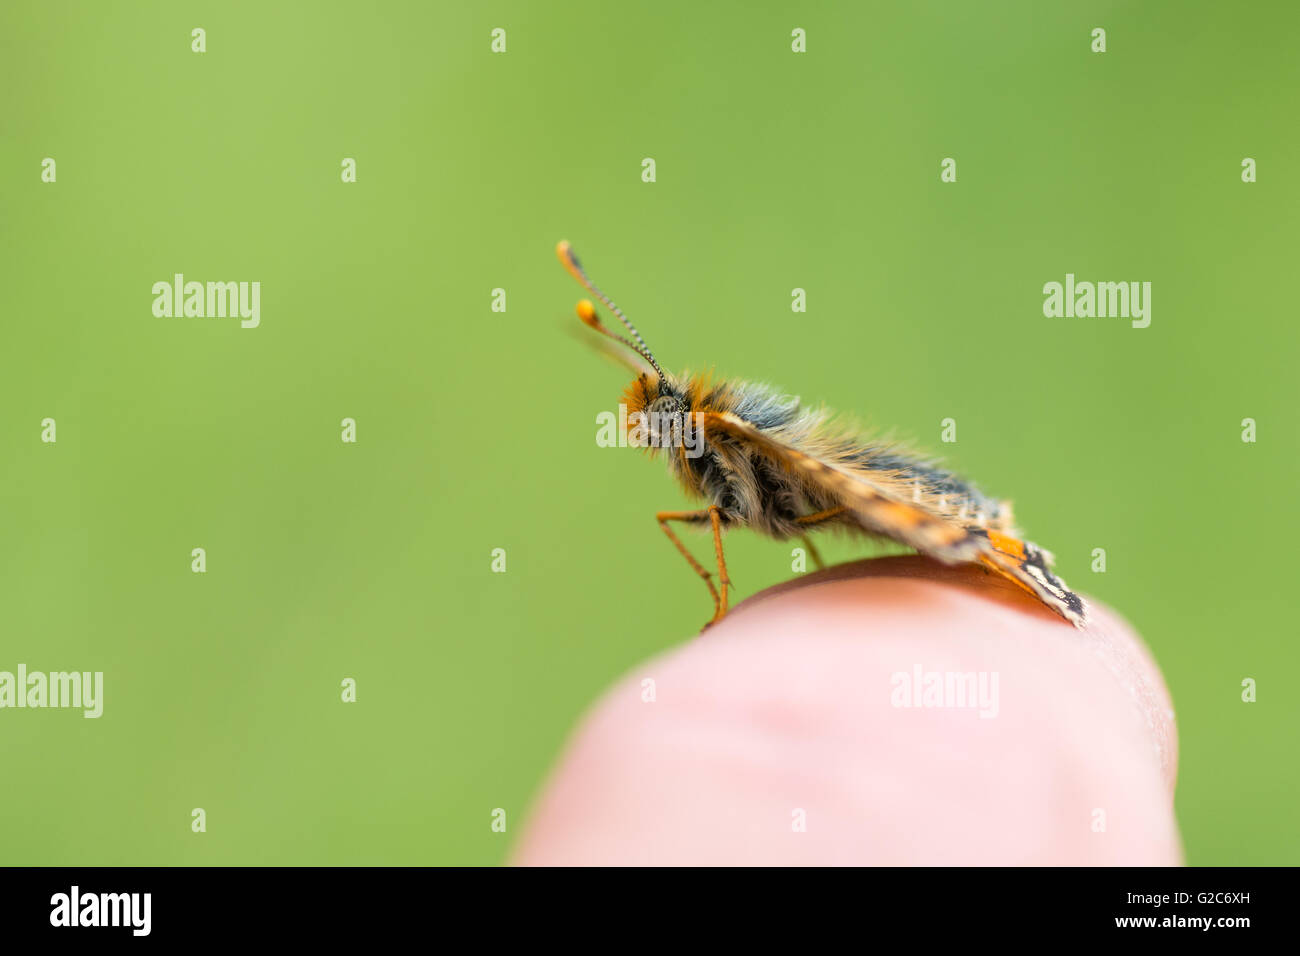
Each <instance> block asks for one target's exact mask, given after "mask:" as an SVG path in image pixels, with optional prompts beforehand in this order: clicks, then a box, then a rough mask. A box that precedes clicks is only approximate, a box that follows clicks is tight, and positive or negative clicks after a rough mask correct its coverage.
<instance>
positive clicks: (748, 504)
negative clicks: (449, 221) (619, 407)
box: [556, 242, 1087, 627]
mask: <svg viewBox="0 0 1300 956" xmlns="http://www.w3.org/2000/svg"><path fill="white" fill-rule="evenodd" d="M556 254H557V255H558V257H559V259H560V262H561V263H562V264H563V265H564V267H565V269H567V270H568V271H569V273H570V274H571V275H572V276H573V277H574V278H575V279H577V280H578V282H579V283H581V284H582V286H583V287H584V288H586V289H587V290H588V291H589V292H590V293H591V294H592V295H593V296H595V297H596V298H597V299H598V300H600V301H601V302H602V303H603V304H604V305H605V307H606V308H607V309H609V311H610V312H612V313H613V314H614V315H615V316H617V317H618V319H619V321H620V322H622V324H623V325H624V326H625V328H626V329H627V332H628V333H629V335H630V336H631V338H628V337H626V336H623V335H619V334H617V333H616V332H613V331H611V330H610V329H608V328H607V327H606V326H605V325H604V324H603V323H602V322H601V320H600V318H599V317H598V316H597V314H596V307H595V305H593V304H592V303H591V302H590V301H589V300H586V299H584V300H583V301H581V302H579V303H578V317H579V318H580V319H582V321H583V322H584V323H585V324H586V325H588V326H589V327H590V328H592V329H594V330H595V331H597V332H599V333H600V334H601V335H604V336H606V337H607V338H609V339H612V340H614V341H616V342H619V343H621V344H622V345H623V346H625V347H626V349H627V350H629V351H630V353H631V354H630V355H629V354H626V353H622V352H620V353H619V357H620V358H621V359H622V360H623V362H624V364H626V365H628V366H630V367H631V368H632V370H633V371H635V372H637V377H636V378H635V379H634V380H633V381H632V383H631V384H630V385H629V386H628V387H627V389H626V391H625V392H624V393H623V404H624V405H625V406H626V414H627V421H628V423H629V426H630V427H629V443H631V444H637V445H641V446H643V447H646V448H649V449H650V450H652V451H653V452H663V453H665V454H666V456H667V458H668V466H669V470H670V471H671V472H672V474H673V475H674V476H675V477H676V478H677V479H678V481H679V482H680V483H681V484H682V485H683V486H684V487H685V489H686V491H687V493H688V494H690V495H691V496H692V497H695V498H702V499H703V500H704V501H705V502H707V503H708V504H707V507H705V508H701V509H698V510H694V511H660V512H658V513H657V514H656V515H655V518H656V520H657V521H658V522H659V526H660V527H661V528H662V529H663V532H664V534H666V535H667V536H668V538H669V540H670V541H671V542H672V543H673V545H674V546H675V547H676V548H677V550H678V551H680V552H681V553H682V555H683V556H684V557H685V558H686V560H687V562H688V563H689V564H690V566H691V568H692V569H694V571H695V573H696V574H698V575H699V576H700V577H701V578H703V579H704V583H705V584H706V585H707V586H708V589H709V594H710V595H711V596H712V598H713V607H714V613H713V617H712V619H710V621H709V622H708V624H706V625H705V627H708V626H709V625H710V624H713V623H716V622H717V621H719V620H721V619H722V617H723V616H724V615H725V614H726V613H727V607H728V597H729V590H730V586H731V580H730V578H729V577H728V574H727V564H726V560H725V557H724V555H723V549H722V532H723V530H724V529H729V528H734V527H748V528H752V529H753V530H755V531H757V532H759V533H761V534H765V535H768V536H770V537H773V538H777V539H781V540H785V539H790V538H795V537H799V538H802V539H803V541H804V542H805V544H806V545H807V547H808V549H809V554H810V555H812V557H813V559H814V561H816V563H817V564H818V565H819V566H820V565H821V559H820V555H818V553H817V551H816V548H815V547H813V545H812V542H811V541H809V540H808V538H807V534H808V532H810V531H813V530H816V529H823V528H827V527H832V526H834V527H840V528H844V529H847V530H849V531H850V532H851V533H855V534H861V535H867V536H873V537H877V538H887V539H890V540H893V541H896V542H899V543H900V544H903V545H906V546H907V547H910V548H913V549H915V550H916V551H918V552H919V553H921V554H924V555H928V556H929V557H931V558H933V559H935V560H937V561H940V562H943V563H944V564H961V563H975V564H979V565H982V566H984V567H985V568H986V569H987V570H988V571H990V572H993V573H996V574H999V575H1001V576H1002V577H1004V578H1007V579H1008V580H1010V581H1012V582H1013V583H1014V584H1016V585H1017V586H1019V587H1020V588H1022V589H1024V590H1025V591H1027V592H1028V593H1030V594H1032V595H1033V596H1034V597H1036V598H1037V599H1038V600H1039V601H1041V602H1042V603H1043V604H1045V605H1046V606H1047V607H1049V608H1051V609H1052V610H1053V611H1055V612H1056V613H1057V614H1059V615H1060V616H1061V617H1063V618H1065V619H1066V620H1067V621H1070V622H1071V623H1072V624H1074V625H1075V626H1076V627H1083V626H1084V624H1085V623H1086V621H1087V608H1086V606H1085V604H1084V602H1083V599H1082V598H1080V597H1079V595H1078V594H1076V593H1074V592H1073V591H1071V590H1070V589H1069V588H1068V587H1067V586H1066V584H1065V582H1064V581H1062V580H1061V579H1060V578H1059V577H1057V576H1056V575H1055V574H1054V573H1053V572H1052V570H1051V566H1052V563H1053V559H1052V556H1051V554H1049V553H1048V552H1047V551H1044V550H1043V549H1042V548H1040V547H1038V545H1036V544H1033V543H1032V542H1029V541H1026V540H1025V539H1024V538H1023V537H1022V536H1021V534H1020V533H1019V532H1018V531H1017V530H1016V528H1015V524H1014V520H1013V517H1012V512H1011V504H1010V502H1007V501H1003V500H999V499H995V498H991V497H989V496H986V495H985V494H983V493H982V492H981V491H980V490H979V489H978V488H976V487H975V486H974V485H973V484H971V483H970V482H968V481H966V480H964V479H962V478H960V477H958V476H957V475H954V474H952V473H951V472H949V471H947V470H945V469H943V468H941V467H939V466H938V465H936V464H934V463H933V462H931V461H929V460H928V459H926V458H924V457H922V456H920V455H917V454H916V453H914V452H911V451H909V450H907V449H903V448H900V447H898V446H896V445H894V444H892V443H889V442H884V441H880V440H877V439H872V438H869V437H866V436H864V435H861V434H859V433H858V432H857V431H855V430H853V429H850V428H846V427H844V426H840V425H837V424H836V423H835V421H834V419H833V416H832V415H831V413H830V412H829V411H828V410H826V409H824V408H809V407H806V406H804V405H803V404H802V403H801V402H800V401H799V399H797V398H793V397H790V396H787V395H784V394H782V393H781V392H780V391H778V390H776V389H774V388H771V387H770V386H767V385H762V384H754V383H748V382H730V381H715V380H714V379H713V378H712V377H711V376H710V375H707V374H697V375H690V374H685V375H680V376H674V375H669V374H667V373H666V372H664V370H663V369H662V368H661V367H660V365H659V363H658V361H657V360H656V359H655V357H654V354H653V353H652V352H651V351H650V348H649V346H647V345H646V343H645V340H644V339H643V338H642V337H641V333H640V332H638V331H637V330H636V327H635V326H634V325H632V323H631V322H630V321H629V320H628V318H627V316H626V315H624V314H623V312H622V310H621V309H619V307H618V306H617V305H615V304H614V302H613V300H612V299H610V298H609V297H608V296H607V295H605V294H604V293H603V292H601V291H600V289H599V288H597V287H596V285H595V283H593V282H592V281H591V279H590V278H589V277H588V276H587V273H586V271H585V270H584V269H583V267H582V264H581V263H580V262H579V261H578V258H577V256H576V255H574V252H573V249H572V247H570V245H569V243H568V242H560V243H559V245H558V246H557V247H556ZM633 356H635V358H633ZM675 522H685V523H693V524H701V525H703V524H707V525H708V526H709V527H710V528H711V530H712V532H713V545H714V551H715V554H716V558H717V574H718V581H717V584H716V585H715V584H714V581H713V574H712V572H710V571H708V570H707V569H706V568H704V566H703V565H701V564H700V563H699V562H698V561H697V560H696V559H695V557H694V556H693V555H692V554H691V553H690V551H689V550H687V548H686V547H685V545H683V544H682V542H681V539H680V538H678V537H677V535H676V533H675V532H674V531H673V529H672V527H671V525H672V523H675Z"/></svg>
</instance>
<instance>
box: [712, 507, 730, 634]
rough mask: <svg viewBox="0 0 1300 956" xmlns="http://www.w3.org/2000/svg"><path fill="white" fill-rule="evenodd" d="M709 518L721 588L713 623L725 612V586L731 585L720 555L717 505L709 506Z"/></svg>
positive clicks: (720, 539)
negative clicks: (711, 525)
mask: <svg viewBox="0 0 1300 956" xmlns="http://www.w3.org/2000/svg"><path fill="white" fill-rule="evenodd" d="M709 519H710V520H711V521H712V522H713V550H714V551H716V552H717V554H718V584H719V585H720V586H721V588H722V599H721V600H720V601H719V602H718V610H717V613H716V614H714V615H713V620H712V621H710V622H709V623H710V624H715V623H717V622H718V621H720V620H722V616H723V615H724V614H726V613H727V588H728V587H730V586H731V578H729V577H728V576H727V560H726V559H725V558H724V557H723V556H722V512H721V511H720V510H719V509H718V507H717V505H710V506H709Z"/></svg>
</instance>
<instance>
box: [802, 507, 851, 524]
mask: <svg viewBox="0 0 1300 956" xmlns="http://www.w3.org/2000/svg"><path fill="white" fill-rule="evenodd" d="M848 510H849V509H848V508H846V507H844V506H843V505H840V506H839V507H837V508H827V509H826V510H825V511H818V512H816V513H815V514H810V515H804V516H803V517H802V518H795V519H794V520H795V522H796V523H797V524H806V525H817V524H821V523H822V522H823V521H830V520H831V519H832V518H836V517H839V516H840V515H842V514H844V512H846V511H848Z"/></svg>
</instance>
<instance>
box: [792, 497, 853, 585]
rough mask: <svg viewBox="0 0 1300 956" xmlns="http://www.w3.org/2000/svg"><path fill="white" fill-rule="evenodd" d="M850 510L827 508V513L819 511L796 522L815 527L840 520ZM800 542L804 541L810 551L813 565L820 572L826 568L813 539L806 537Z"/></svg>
mask: <svg viewBox="0 0 1300 956" xmlns="http://www.w3.org/2000/svg"><path fill="white" fill-rule="evenodd" d="M848 510H849V509H848V508H845V507H844V506H843V505H840V506H839V507H837V508H827V509H826V510H825V511H818V512H817V513H815V514H810V515H804V516H803V517H802V518H795V519H794V520H795V522H796V523H798V524H802V525H807V526H809V527H815V526H817V525H819V524H822V523H824V522H826V521H830V520H831V519H832V518H838V517H839V516H840V515H842V514H844V512H846V511H848ZM799 540H800V541H802V542H803V546H804V547H805V548H807V549H808V554H809V555H811V556H812V559H813V564H815V565H817V568H818V570H820V569H822V568H824V567H826V564H825V562H823V561H822V556H821V553H820V552H819V551H818V550H817V546H816V545H814V544H813V543H812V539H811V538H809V537H808V536H807V535H804V536H803V537H801V538H800V539H799Z"/></svg>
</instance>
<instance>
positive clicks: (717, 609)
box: [655, 507, 731, 627]
mask: <svg viewBox="0 0 1300 956" xmlns="http://www.w3.org/2000/svg"><path fill="white" fill-rule="evenodd" d="M655 520H656V521H658V522H659V527H661V528H663V529H664V534H666V535H668V540H669V541H671V542H672V543H673V546H674V547H675V548H677V550H678V551H680V552H681V554H682V557H684V558H685V559H686V562H687V563H688V564H689V565H690V566H691V568H692V569H693V570H694V571H695V573H696V574H698V575H699V576H700V577H702V578H703V579H704V583H705V585H706V586H707V587H708V589H709V595H710V596H711V597H712V598H713V618H712V619H711V620H710V621H709V623H708V624H705V625H704V626H705V627H708V626H709V624H713V623H714V622H716V621H718V620H720V619H721V618H722V616H723V615H724V614H726V613H727V588H728V586H729V585H730V584H731V578H729V577H728V576H727V563H726V561H725V560H723V557H722V519H721V515H720V512H719V511H718V509H717V508H716V507H710V508H705V509H703V510H701V511H661V512H659V513H658V514H657V515H655ZM669 521H709V522H712V524H713V547H714V550H715V551H716V553H717V558H718V573H719V582H720V583H721V585H722V593H721V594H719V593H718V589H717V588H715V587H714V586H713V575H712V574H710V573H709V572H708V571H706V570H704V568H703V567H702V566H701V565H700V562H698V561H696V560H695V558H694V557H692V556H691V553H690V552H689V551H687V550H686V546H685V545H683V544H682V542H681V540H680V539H679V538H678V537H677V535H676V534H674V533H673V529H672V528H670V527H668V522H669Z"/></svg>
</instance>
